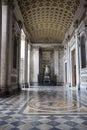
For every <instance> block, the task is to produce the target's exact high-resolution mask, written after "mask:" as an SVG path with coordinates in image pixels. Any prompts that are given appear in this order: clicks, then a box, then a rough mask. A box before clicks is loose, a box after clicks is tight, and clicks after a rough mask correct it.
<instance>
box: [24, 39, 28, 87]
mask: <svg viewBox="0 0 87 130" xmlns="http://www.w3.org/2000/svg"><path fill="white" fill-rule="evenodd" d="M27 68H28V42H27V40H26V42H25V86H26V87H27V86H28V82H27V76H28V69H27Z"/></svg>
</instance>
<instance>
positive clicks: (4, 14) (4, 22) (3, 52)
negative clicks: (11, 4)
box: [0, 2, 8, 94]
mask: <svg viewBox="0 0 87 130" xmlns="http://www.w3.org/2000/svg"><path fill="white" fill-rule="evenodd" d="M7 20H8V5H7V3H4V2H2V21H1V23H2V31H1V47H0V49H1V53H0V54H1V59H0V60H1V67H0V69H1V72H0V74H1V75H0V76H1V82H0V86H1V87H0V88H1V93H2V94H4V93H7V91H8V88H7V84H6V81H7V80H6V71H7Z"/></svg>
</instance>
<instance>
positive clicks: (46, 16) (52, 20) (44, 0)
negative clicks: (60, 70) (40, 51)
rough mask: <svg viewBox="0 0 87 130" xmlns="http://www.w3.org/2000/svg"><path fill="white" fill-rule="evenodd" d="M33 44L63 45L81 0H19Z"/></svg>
mask: <svg viewBox="0 0 87 130" xmlns="http://www.w3.org/2000/svg"><path fill="white" fill-rule="evenodd" d="M18 4H19V6H20V9H21V12H22V14H23V18H24V23H25V26H26V29H27V31H28V32H29V34H30V39H31V42H33V43H34V42H43V41H46V42H58V43H61V42H62V41H63V39H64V37H65V33H66V31H67V30H68V28H69V27H70V24H71V23H72V21H73V18H74V15H75V12H76V10H77V8H78V6H79V4H80V1H79V0H18Z"/></svg>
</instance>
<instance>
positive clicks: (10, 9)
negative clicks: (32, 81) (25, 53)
mask: <svg viewBox="0 0 87 130" xmlns="http://www.w3.org/2000/svg"><path fill="white" fill-rule="evenodd" d="M13 10H14V6H13V2H12V1H9V2H8V24H7V43H8V44H7V48H6V49H7V86H8V90H9V91H12V90H11V71H12V53H13V52H12V51H13V50H12V48H13V41H12V37H13V36H12V35H13V34H12V33H13V27H12V24H13V23H12V22H13Z"/></svg>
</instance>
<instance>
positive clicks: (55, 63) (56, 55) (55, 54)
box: [54, 48, 59, 83]
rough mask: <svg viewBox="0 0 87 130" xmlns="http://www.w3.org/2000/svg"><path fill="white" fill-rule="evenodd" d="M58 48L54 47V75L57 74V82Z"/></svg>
mask: <svg viewBox="0 0 87 130" xmlns="http://www.w3.org/2000/svg"><path fill="white" fill-rule="evenodd" d="M58 60H59V59H58V48H54V76H56V77H55V78H56V82H57V83H58V73H59V72H58V68H59V67H58Z"/></svg>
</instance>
